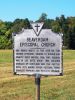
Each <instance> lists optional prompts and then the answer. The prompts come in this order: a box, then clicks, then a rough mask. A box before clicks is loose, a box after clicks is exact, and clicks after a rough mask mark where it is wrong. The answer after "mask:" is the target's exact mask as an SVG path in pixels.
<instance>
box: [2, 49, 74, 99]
mask: <svg viewBox="0 0 75 100" xmlns="http://www.w3.org/2000/svg"><path fill="white" fill-rule="evenodd" d="M63 57H64V59H63V61H64V63H63V64H64V76H49V77H42V78H41V95H40V96H41V100H75V51H74V50H64V53H63ZM35 91H36V86H35V80H34V77H28V76H18V75H17V76H15V75H13V67H12V50H0V100H35Z"/></svg>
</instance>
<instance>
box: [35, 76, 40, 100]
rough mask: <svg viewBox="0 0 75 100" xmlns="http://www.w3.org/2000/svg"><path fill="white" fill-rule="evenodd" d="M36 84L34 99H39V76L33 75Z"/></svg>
mask: <svg viewBox="0 0 75 100" xmlns="http://www.w3.org/2000/svg"><path fill="white" fill-rule="evenodd" d="M35 84H36V100H40V77H37V76H36V77H35Z"/></svg>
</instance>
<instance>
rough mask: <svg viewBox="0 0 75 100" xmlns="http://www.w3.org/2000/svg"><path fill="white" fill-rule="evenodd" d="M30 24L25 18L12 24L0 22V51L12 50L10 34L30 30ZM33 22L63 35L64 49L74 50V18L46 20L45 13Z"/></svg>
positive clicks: (62, 16) (61, 17)
mask: <svg viewBox="0 0 75 100" xmlns="http://www.w3.org/2000/svg"><path fill="white" fill-rule="evenodd" d="M30 22H31V21H29V20H28V19H27V18H26V19H15V20H14V21H13V22H7V21H6V22H3V21H2V20H0V49H7V48H12V32H15V33H18V32H19V31H21V30H22V28H25V29H28V28H29V29H30V28H31V26H30ZM32 22H33V21H32ZM35 22H44V26H43V28H45V29H52V31H54V32H56V33H63V40H64V42H63V43H64V47H66V48H68V49H75V17H67V18H65V16H64V15H61V16H60V17H56V19H55V20H54V19H49V18H47V14H46V13H42V14H41V16H40V17H39V19H38V20H36V21H35Z"/></svg>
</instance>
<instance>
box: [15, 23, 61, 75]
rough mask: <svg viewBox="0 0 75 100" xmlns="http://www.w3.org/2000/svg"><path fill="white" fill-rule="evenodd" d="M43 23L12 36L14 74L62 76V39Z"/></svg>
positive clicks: (33, 25)
mask: <svg viewBox="0 0 75 100" xmlns="http://www.w3.org/2000/svg"><path fill="white" fill-rule="evenodd" d="M42 26H43V23H33V24H32V27H33V29H24V30H23V31H22V32H20V33H18V34H16V35H14V73H15V74H27V75H35V74H40V75H62V73H63V67H62V37H61V35H59V34H57V33H54V32H52V31H51V30H50V29H41V28H42Z"/></svg>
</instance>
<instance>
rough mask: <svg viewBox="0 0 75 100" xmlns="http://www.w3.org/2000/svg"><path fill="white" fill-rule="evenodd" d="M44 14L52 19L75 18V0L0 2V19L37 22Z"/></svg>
mask: <svg viewBox="0 0 75 100" xmlns="http://www.w3.org/2000/svg"><path fill="white" fill-rule="evenodd" d="M42 13H46V14H47V17H48V18H50V19H55V18H56V17H60V16H61V15H62V14H63V15H65V17H70V16H75V0H0V19H1V20H3V21H14V20H15V19H16V18H21V19H25V18H28V19H29V20H33V21H35V20H37V19H39V17H40V16H41V14H42Z"/></svg>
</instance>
